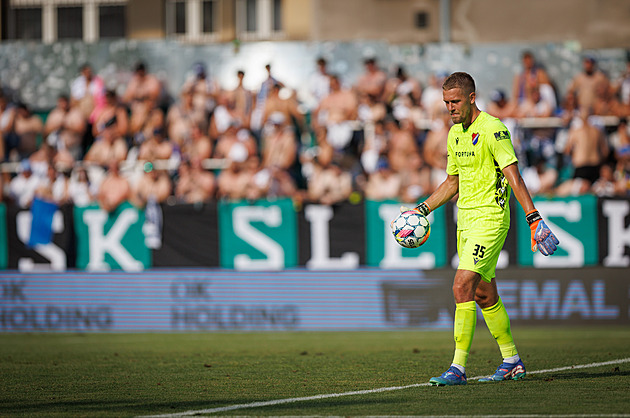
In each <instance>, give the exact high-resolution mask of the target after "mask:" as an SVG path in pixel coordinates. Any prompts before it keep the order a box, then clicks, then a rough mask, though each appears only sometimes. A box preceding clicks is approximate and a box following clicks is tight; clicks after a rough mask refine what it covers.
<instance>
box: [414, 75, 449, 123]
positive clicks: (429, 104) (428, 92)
mask: <svg viewBox="0 0 630 418" xmlns="http://www.w3.org/2000/svg"><path fill="white" fill-rule="evenodd" d="M447 76H448V74H446V73H444V72H439V73H437V74H431V75H430V76H429V82H428V84H427V86H426V88H425V89H424V90H423V91H422V97H421V99H420V103H421V104H422V109H423V110H424V112H425V115H426V118H427V119H430V120H433V119H434V117H435V115H436V114H439V113H440V112H441V111H442V109H443V108H444V102H443V100H442V83H443V82H444V80H445V79H446V77H447Z"/></svg>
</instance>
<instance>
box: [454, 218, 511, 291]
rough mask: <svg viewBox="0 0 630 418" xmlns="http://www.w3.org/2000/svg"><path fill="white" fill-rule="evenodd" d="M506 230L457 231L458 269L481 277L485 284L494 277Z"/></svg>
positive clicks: (475, 229)
mask: <svg viewBox="0 0 630 418" xmlns="http://www.w3.org/2000/svg"><path fill="white" fill-rule="evenodd" d="M507 233H508V228H496V227H495V228H487V229H486V228H483V227H480V226H477V227H475V228H470V229H463V230H458V231H457V255H459V266H458V269H462V270H470V271H474V272H476V273H479V274H480V275H481V278H482V279H483V280H485V281H486V282H488V283H490V281H491V280H492V279H493V278H494V277H495V271H496V268H497V261H499V254H500V253H501V249H502V248H503V243H504V242H505V238H506V237H507Z"/></svg>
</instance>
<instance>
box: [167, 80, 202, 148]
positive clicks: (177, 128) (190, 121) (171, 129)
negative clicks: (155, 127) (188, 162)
mask: <svg viewBox="0 0 630 418" xmlns="http://www.w3.org/2000/svg"><path fill="white" fill-rule="evenodd" d="M179 97H180V100H179V101H178V102H176V103H174V104H172V105H171V107H170V108H169V110H168V113H167V114H166V126H167V132H168V137H169V138H170V139H171V141H173V142H174V143H175V144H177V145H178V146H180V147H182V146H183V145H184V144H185V143H186V142H187V141H189V140H190V138H191V135H192V129H193V126H195V125H196V126H201V125H202V124H203V125H206V126H207V124H206V121H207V118H206V113H205V110H203V111H200V110H199V108H197V107H195V106H194V102H193V92H192V90H191V88H188V89H186V90H182V91H181V93H180V96H179Z"/></svg>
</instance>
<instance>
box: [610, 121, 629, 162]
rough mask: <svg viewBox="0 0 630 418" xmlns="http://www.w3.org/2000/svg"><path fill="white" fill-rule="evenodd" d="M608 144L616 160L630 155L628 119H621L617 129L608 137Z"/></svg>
mask: <svg viewBox="0 0 630 418" xmlns="http://www.w3.org/2000/svg"><path fill="white" fill-rule="evenodd" d="M608 143H609V144H610V146H611V148H612V150H613V156H614V158H616V159H617V160H621V159H622V158H624V156H626V155H630V128H629V127H628V120H627V119H626V118H623V117H622V118H619V123H618V124H617V129H616V130H615V132H613V133H611V134H610V136H609V137H608Z"/></svg>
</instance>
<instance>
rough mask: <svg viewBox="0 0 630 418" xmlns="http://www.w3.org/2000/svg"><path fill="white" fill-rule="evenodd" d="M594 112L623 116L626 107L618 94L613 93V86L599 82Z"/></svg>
mask: <svg viewBox="0 0 630 418" xmlns="http://www.w3.org/2000/svg"><path fill="white" fill-rule="evenodd" d="M593 114H594V115H598V116H623V114H624V108H623V106H622V105H621V102H620V101H619V100H618V99H617V96H615V95H614V94H613V91H612V87H611V86H610V85H606V84H604V83H601V84H598V85H597V87H596V89H595V99H594V100H593Z"/></svg>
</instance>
